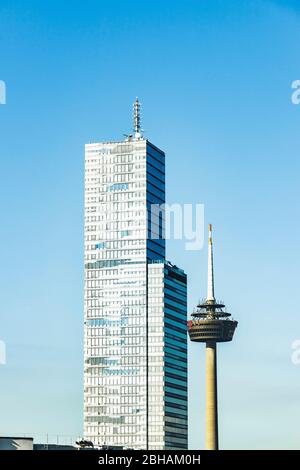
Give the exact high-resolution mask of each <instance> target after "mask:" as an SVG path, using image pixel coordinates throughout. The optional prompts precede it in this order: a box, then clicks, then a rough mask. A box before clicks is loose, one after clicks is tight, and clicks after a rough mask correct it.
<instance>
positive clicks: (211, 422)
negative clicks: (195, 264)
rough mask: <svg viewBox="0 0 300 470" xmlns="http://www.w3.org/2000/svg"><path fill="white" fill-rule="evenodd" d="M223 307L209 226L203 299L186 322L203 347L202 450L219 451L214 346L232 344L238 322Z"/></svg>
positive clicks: (192, 335)
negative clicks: (204, 416) (203, 446)
mask: <svg viewBox="0 0 300 470" xmlns="http://www.w3.org/2000/svg"><path fill="white" fill-rule="evenodd" d="M230 316H231V314H230V313H228V312H226V310H225V305H224V304H223V303H222V302H217V301H216V298H215V288H214V266H213V243H212V226H211V225H209V236H208V282H207V298H206V300H205V301H204V302H202V303H200V304H199V305H198V306H197V309H196V311H195V312H194V313H193V314H192V317H193V319H192V320H189V321H188V331H189V335H190V339H191V341H196V342H198V343H206V429H205V447H206V449H207V450H218V449H219V434H218V393H217V343H224V342H228V341H232V338H233V334H234V331H235V329H236V327H237V324H238V322H237V321H235V320H231V319H230V318H229V317H230Z"/></svg>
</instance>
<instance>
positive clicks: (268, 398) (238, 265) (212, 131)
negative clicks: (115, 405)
mask: <svg viewBox="0 0 300 470" xmlns="http://www.w3.org/2000/svg"><path fill="white" fill-rule="evenodd" d="M299 26H300V7H299V2H297V1H284V0H282V1H279V0H278V1H258V0H257V1H255V0H252V1H249V0H248V1H246V0H239V1H238V0H236V1H233V0H228V1H226V2H224V1H221V0H206V1H199V0H197V1H196V0H185V1H178V0H172V2H171V1H165V2H163V1H158V0H151V1H148V0H146V1H143V2H138V1H131V2H124V1H116V0H112V1H92V0H86V1H85V2H79V1H73V2H72V6H70V3H68V2H65V3H63V2H58V1H57V0H53V1H51V2H50V1H44V2H38V1H30V0H28V1H27V2H23V1H21V0H20V1H17V0H13V1H12V0H10V1H6V0H2V2H1V6H0V32H1V33H0V58H1V62H0V63H1V67H0V80H5V82H6V85H7V104H6V105H5V106H0V135H1V138H0V155H1V174H2V178H1V186H0V201H1V231H0V261H1V270H0V286H1V305H0V312H1V313H0V339H2V340H4V341H5V342H6V344H7V365H5V366H0V397H1V399H0V416H1V427H0V434H15V435H16V434H18V435H19V434H23V433H28V434H34V435H35V436H37V438H38V439H43V440H45V434H46V433H49V434H50V435H57V434H59V435H65V436H75V437H76V436H78V435H80V434H81V433H82V322H83V313H82V311H83V295H82V294H83V292H82V283H83V273H82V265H83V146H84V143H86V142H90V141H98V140H99V141H101V140H111V139H112V140H117V139H119V138H123V133H126V132H128V131H130V130H131V126H132V124H131V106H132V102H133V100H134V99H135V97H136V96H139V97H140V100H141V102H142V104H143V128H144V129H145V134H146V136H147V137H148V138H149V139H150V140H151V141H152V142H153V143H155V144H156V145H158V146H160V147H161V148H162V149H164V150H165V152H166V154H167V196H168V202H170V203H171V202H182V203H199V202H200V203H204V204H205V218H206V222H207V223H208V222H212V223H213V224H214V229H215V235H214V238H215V264H216V273H215V277H216V292H217V295H218V297H220V298H222V299H224V300H225V302H226V304H227V307H228V309H229V310H230V311H231V312H232V313H233V314H234V317H235V318H236V319H237V320H238V321H239V326H238V330H237V332H236V336H235V338H234V342H233V343H232V344H229V345H226V344H225V345H221V346H220V347H219V358H218V360H219V405H220V445H221V447H222V448H226V449H232V448H241V449H248V448H252V449H254V448H256V449H259V448H269V449H272V448H286V449H287V448H297V447H299V438H300V431H299V420H300V400H299V392H300V365H299V366H298V367H297V366H295V365H293V364H292V362H291V343H292V341H293V340H295V339H298V338H300V324H299V312H298V301H297V300H298V299H297V293H298V288H299V261H300V259H299V258H300V256H299V249H298V246H299V229H300V223H299V220H300V219H299V204H298V200H299V170H300V164H299V138H298V136H299V126H300V106H295V105H293V104H292V103H291V93H292V90H291V83H292V81H293V80H296V79H300V69H299V43H300V28H299ZM206 256H207V253H206V249H204V250H202V251H200V252H187V251H185V249H184V243H183V242H180V241H172V242H170V243H169V247H168V258H169V259H171V260H172V261H173V262H176V264H178V265H179V266H182V267H183V268H184V269H185V270H186V272H187V274H188V277H189V311H192V309H193V307H194V305H195V304H196V302H197V300H198V298H200V297H203V295H204V294H205V289H206ZM189 371H190V374H189V377H190V379H189V380H190V422H189V424H190V448H194V449H195V448H199V447H200V448H202V447H203V445H204V433H203V430H204V348H203V347H201V346H199V345H194V344H193V345H190V361H189ZM39 436H40V437H39ZM52 439H53V440H54V439H55V440H56V438H54V437H53V438H52Z"/></svg>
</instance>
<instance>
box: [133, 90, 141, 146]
mask: <svg viewBox="0 0 300 470" xmlns="http://www.w3.org/2000/svg"><path fill="white" fill-rule="evenodd" d="M133 130H134V136H135V138H137V139H138V138H139V137H141V105H140V102H139V99H138V98H136V99H135V102H134V104H133Z"/></svg>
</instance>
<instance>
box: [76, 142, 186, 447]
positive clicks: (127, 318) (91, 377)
mask: <svg viewBox="0 0 300 470" xmlns="http://www.w3.org/2000/svg"><path fill="white" fill-rule="evenodd" d="M164 202H165V155H164V153H163V152H162V151H161V150H159V149H158V148H157V147H155V146H154V145H153V144H151V143H150V142H149V141H148V140H146V139H144V138H142V137H141V136H140V134H139V133H136V134H135V136H134V137H129V138H128V139H126V140H125V141H123V142H108V143H95V144H87V145H86V148H85V312H84V324H85V325H84V437H85V438H86V439H88V440H91V441H92V442H93V443H94V444H95V445H108V446H113V447H114V446H116V447H119V446H121V447H125V448H131V449H186V448H187V351H186V349H187V341H186V276H185V274H184V272H183V271H182V270H180V269H178V268H176V267H174V266H172V265H171V264H170V263H167V262H166V261H165V240H164V239H163V236H162V224H163V220H162V218H163V216H162V215H160V217H159V219H158V221H157V234H158V236H157V237H155V239H152V236H151V234H150V229H149V227H150V224H149V223H148V222H149V217H150V216H149V214H150V211H151V205H153V204H156V205H161V204H163V203H164ZM152 228H153V225H152Z"/></svg>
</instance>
